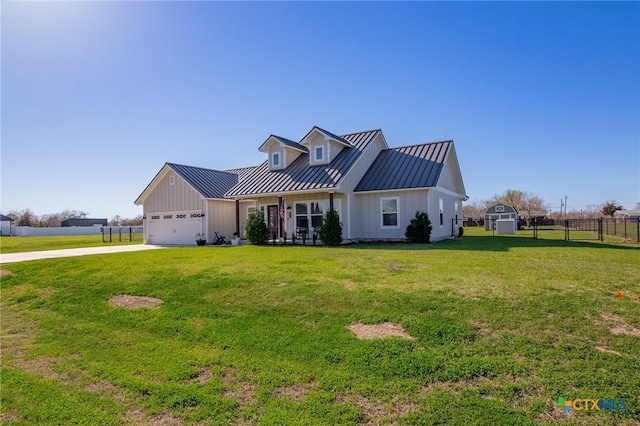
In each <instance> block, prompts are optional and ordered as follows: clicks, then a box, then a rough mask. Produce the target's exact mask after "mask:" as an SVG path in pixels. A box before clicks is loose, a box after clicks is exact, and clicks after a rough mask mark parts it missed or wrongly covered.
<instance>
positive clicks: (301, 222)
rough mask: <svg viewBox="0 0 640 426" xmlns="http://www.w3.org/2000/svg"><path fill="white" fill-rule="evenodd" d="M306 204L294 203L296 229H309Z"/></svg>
mask: <svg viewBox="0 0 640 426" xmlns="http://www.w3.org/2000/svg"><path fill="white" fill-rule="evenodd" d="M307 212H308V209H307V203H296V228H301V229H303V230H304V229H307V230H308V229H309V218H308V217H307Z"/></svg>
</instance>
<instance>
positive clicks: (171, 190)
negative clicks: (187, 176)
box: [143, 172, 204, 215]
mask: <svg viewBox="0 0 640 426" xmlns="http://www.w3.org/2000/svg"><path fill="white" fill-rule="evenodd" d="M171 176H174V177H173V185H171V179H172V178H171ZM203 207H204V203H203V199H202V196H201V195H200V194H199V193H198V192H197V191H196V190H195V189H193V188H192V187H191V185H189V184H188V183H187V182H186V181H185V180H184V179H182V178H181V177H180V176H179V175H177V174H176V173H172V172H169V173H167V174H166V175H165V176H164V177H163V178H162V179H161V180H160V182H159V183H158V185H157V186H156V187H155V188H154V190H153V192H152V193H151V194H149V197H147V199H146V200H144V207H143V210H144V214H145V215H146V214H149V213H162V212H178V211H188V210H199V211H202V209H203Z"/></svg>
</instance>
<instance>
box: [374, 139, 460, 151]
mask: <svg viewBox="0 0 640 426" xmlns="http://www.w3.org/2000/svg"><path fill="white" fill-rule="evenodd" d="M447 142H451V143H453V139H445V140H441V141H434V142H423V143H416V144H412V145H402V146H394V147H389V148H388V149H387V150H389V151H390V150H394V149H402V148H412V147H414V146H424V145H433V144H436V143H447ZM385 151H386V150H385Z"/></svg>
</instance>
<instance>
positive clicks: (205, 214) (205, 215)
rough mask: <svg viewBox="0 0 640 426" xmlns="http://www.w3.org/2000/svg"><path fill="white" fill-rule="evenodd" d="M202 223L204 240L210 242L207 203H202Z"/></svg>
mask: <svg viewBox="0 0 640 426" xmlns="http://www.w3.org/2000/svg"><path fill="white" fill-rule="evenodd" d="M203 222H204V224H203V228H204V230H203V231H204V235H205V239H207V240H209V241H211V239H210V238H209V202H207V201H205V202H204V221H203ZM201 232H202V231H201Z"/></svg>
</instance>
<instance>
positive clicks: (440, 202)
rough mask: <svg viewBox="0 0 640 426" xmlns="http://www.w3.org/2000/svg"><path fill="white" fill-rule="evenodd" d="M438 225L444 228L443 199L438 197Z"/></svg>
mask: <svg viewBox="0 0 640 426" xmlns="http://www.w3.org/2000/svg"><path fill="white" fill-rule="evenodd" d="M438 223H439V224H440V228H444V197H442V196H438Z"/></svg>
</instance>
